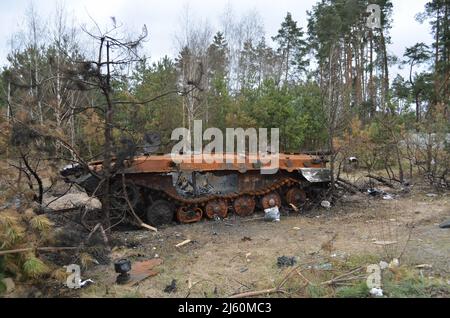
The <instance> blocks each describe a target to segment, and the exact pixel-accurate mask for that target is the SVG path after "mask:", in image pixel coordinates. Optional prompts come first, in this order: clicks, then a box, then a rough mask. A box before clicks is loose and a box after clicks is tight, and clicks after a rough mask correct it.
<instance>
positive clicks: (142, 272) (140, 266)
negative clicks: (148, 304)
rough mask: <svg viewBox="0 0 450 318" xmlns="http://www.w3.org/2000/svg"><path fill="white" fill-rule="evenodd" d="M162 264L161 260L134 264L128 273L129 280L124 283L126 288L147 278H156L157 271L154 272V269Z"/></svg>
mask: <svg viewBox="0 0 450 318" xmlns="http://www.w3.org/2000/svg"><path fill="white" fill-rule="evenodd" d="M162 262H163V260H162V259H161V258H152V259H149V260H145V261H140V262H134V263H133V266H132V269H131V271H130V273H129V274H130V280H129V281H128V283H126V286H134V285H136V284H138V283H139V282H141V281H143V280H144V279H146V278H148V277H151V276H156V275H157V274H158V271H156V270H154V267H156V266H158V265H161V264H162Z"/></svg>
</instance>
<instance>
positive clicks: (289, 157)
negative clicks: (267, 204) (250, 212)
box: [90, 154, 324, 173]
mask: <svg viewBox="0 0 450 318" xmlns="http://www.w3.org/2000/svg"><path fill="white" fill-rule="evenodd" d="M217 155H218V156H219V154H217ZM221 156H222V158H223V160H222V162H212V163H211V162H207V161H206V160H205V158H204V157H202V155H180V157H179V158H180V159H181V158H183V159H184V161H183V162H181V163H179V164H177V163H176V162H174V160H173V158H172V156H171V155H170V154H166V155H151V156H139V157H135V158H134V159H133V160H132V161H126V162H125V167H126V169H125V171H124V172H125V173H145V172H173V171H178V170H183V171H218V170H225V171H226V170H234V171H240V172H247V171H252V170H261V169H269V168H271V163H270V162H268V163H265V164H262V163H261V161H260V160H258V159H259V157H258V155H256V154H255V155H252V154H247V155H240V154H221ZM316 159H317V157H315V156H311V155H305V154H279V155H278V169H279V170H286V171H288V172H292V171H295V170H297V169H300V168H323V167H324V164H323V163H321V162H316ZM113 161H114V160H113ZM187 161H189V162H187ZM242 161H243V162H242ZM241 162H242V163H241ZM272 164H273V162H272ZM90 167H91V169H92V170H94V171H100V170H101V169H102V161H96V162H92V163H90Z"/></svg>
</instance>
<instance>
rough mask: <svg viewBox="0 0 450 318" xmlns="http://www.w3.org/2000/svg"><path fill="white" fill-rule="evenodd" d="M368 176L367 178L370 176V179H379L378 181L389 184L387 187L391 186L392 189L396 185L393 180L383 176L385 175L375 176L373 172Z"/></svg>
mask: <svg viewBox="0 0 450 318" xmlns="http://www.w3.org/2000/svg"><path fill="white" fill-rule="evenodd" d="M366 177H367V178H370V179H374V180H377V181H378V182H380V183H382V184H384V185H385V186H387V187H389V188H392V189H394V188H395V187H394V185H393V184H392V183H391V182H389V181H387V180H386V179H385V178H383V177H380V176H374V175H373V174H368V175H366Z"/></svg>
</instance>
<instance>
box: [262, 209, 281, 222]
mask: <svg viewBox="0 0 450 318" xmlns="http://www.w3.org/2000/svg"><path fill="white" fill-rule="evenodd" d="M264 213H265V215H264V221H268V222H279V221H280V210H279V209H278V207H277V206H274V207H273V208H268V209H265V210H264Z"/></svg>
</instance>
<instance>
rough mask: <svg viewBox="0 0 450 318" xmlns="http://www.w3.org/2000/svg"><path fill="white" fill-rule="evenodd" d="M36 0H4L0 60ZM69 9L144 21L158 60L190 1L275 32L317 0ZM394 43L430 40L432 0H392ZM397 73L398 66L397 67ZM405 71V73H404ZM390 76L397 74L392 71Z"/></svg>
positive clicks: (125, 0) (134, 26)
mask: <svg viewBox="0 0 450 318" xmlns="http://www.w3.org/2000/svg"><path fill="white" fill-rule="evenodd" d="M31 1H32V0H14V1H8V0H0V65H4V64H5V62H6V55H7V53H8V41H9V39H10V38H11V34H13V33H14V32H17V31H18V30H19V29H20V25H21V23H23V20H24V16H25V12H26V10H27V7H28V6H29V4H30V2H31ZM56 1H57V0H34V1H33V3H34V6H35V9H36V11H37V12H38V13H39V15H40V16H42V17H46V16H49V15H51V14H52V13H53V12H54V8H55V4H56ZM59 1H60V2H63V3H64V4H65V7H66V9H68V11H69V12H73V13H74V14H75V16H76V19H77V22H78V23H79V24H82V23H90V19H89V17H88V13H89V15H91V16H92V18H94V19H95V20H96V21H97V22H99V24H100V25H107V24H109V23H110V17H111V16H114V17H116V19H117V20H118V21H120V22H122V23H123V24H124V25H125V26H126V27H127V29H131V30H136V32H139V31H140V30H141V28H142V26H143V25H144V24H146V25H147V27H148V30H149V38H148V43H147V44H146V46H145V53H146V55H150V56H151V57H152V59H159V58H160V57H162V56H164V55H166V54H167V55H169V56H175V55H176V53H177V50H176V48H175V45H174V43H175V42H174V34H175V33H176V32H177V30H179V29H180V24H179V20H180V14H181V11H182V7H183V6H184V5H185V3H189V7H190V10H191V12H192V13H193V14H194V15H195V16H196V17H199V18H207V19H208V20H209V22H210V23H211V24H212V25H213V26H215V25H216V24H217V23H218V21H219V17H220V16H221V14H222V13H223V11H224V8H225V7H226V6H227V4H228V3H230V4H231V6H232V7H233V9H234V12H235V13H236V14H237V15H239V14H245V12H246V11H248V10H252V9H256V10H257V11H258V12H259V13H260V15H261V17H262V19H263V21H264V27H265V31H266V36H267V37H270V36H273V35H275V34H276V32H277V30H278V29H279V27H280V24H281V22H282V20H283V18H284V16H285V15H286V12H287V11H289V12H291V13H292V15H293V17H294V19H295V20H297V21H298V23H299V25H300V26H302V27H303V28H304V30H305V29H306V25H307V21H306V17H307V15H306V11H307V10H311V8H312V6H313V5H314V4H315V3H316V1H315V0H76V1H75V0H66V1H64V0H59ZM392 2H393V5H394V10H393V20H394V21H393V28H392V30H391V37H392V44H391V45H390V46H389V48H388V50H389V52H390V53H391V54H392V53H393V54H395V55H397V56H401V55H402V54H403V51H404V48H405V47H407V46H411V45H413V44H415V43H416V42H425V43H431V41H432V37H431V35H430V27H429V24H428V23H424V24H423V25H421V24H419V23H418V22H416V21H415V19H414V16H415V15H416V14H417V13H418V12H421V11H423V8H424V5H425V3H426V2H427V0H393V1H392ZM393 73H395V71H394V72H393ZM402 73H404V72H402ZM391 75H394V74H392V73H391Z"/></svg>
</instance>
